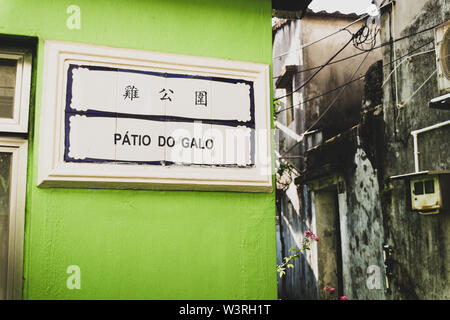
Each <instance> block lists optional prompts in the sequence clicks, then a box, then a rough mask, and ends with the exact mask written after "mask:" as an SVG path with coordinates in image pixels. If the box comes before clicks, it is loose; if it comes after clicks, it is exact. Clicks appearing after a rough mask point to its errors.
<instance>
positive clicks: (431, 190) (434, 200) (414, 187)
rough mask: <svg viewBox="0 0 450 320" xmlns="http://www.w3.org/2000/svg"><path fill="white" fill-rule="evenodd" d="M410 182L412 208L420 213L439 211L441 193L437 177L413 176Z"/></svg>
mask: <svg viewBox="0 0 450 320" xmlns="http://www.w3.org/2000/svg"><path fill="white" fill-rule="evenodd" d="M410 183H411V207H412V209H413V210H418V211H420V212H421V213H422V214H433V213H439V209H441V206H442V195H441V190H440V186H439V179H438V177H437V176H435V177H425V178H415V179H411V181H410Z"/></svg>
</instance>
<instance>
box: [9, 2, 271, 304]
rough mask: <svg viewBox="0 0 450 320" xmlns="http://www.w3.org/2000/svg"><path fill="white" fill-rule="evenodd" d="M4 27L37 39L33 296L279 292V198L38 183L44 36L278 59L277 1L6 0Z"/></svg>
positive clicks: (30, 233) (29, 258) (28, 281)
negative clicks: (75, 19)
mask: <svg viewBox="0 0 450 320" xmlns="http://www.w3.org/2000/svg"><path fill="white" fill-rule="evenodd" d="M71 4H77V5H78V6H80V8H81V18H82V22H81V30H69V29H67V27H66V20H67V17H68V16H69V15H68V14H67V13H66V8H67V7H68V6H69V5H71ZM0 33H3V34H17V35H27V36H36V37H38V38H39V42H38V50H37V58H36V68H35V74H34V76H35V79H36V87H35V90H36V102H35V104H34V103H33V105H32V113H33V114H34V116H33V117H34V120H33V121H34V125H32V128H31V133H30V152H29V174H28V194H27V212H26V235H25V243H26V244H25V257H24V277H25V282H24V298H25V299H54V298H56V299H141V298H144V299H276V271H275V265H276V247H275V246H276V245H275V199H274V194H248V193H229V192H226V193H225V192H223V193H220V192H214V193H210V192H173V191H171V192H168V191H167V192H166V191H133V190H90V189H40V188H37V187H36V177H37V156H38V142H39V141H38V139H37V138H38V132H39V119H40V109H41V94H42V92H41V91H42V77H43V75H42V70H43V41H44V40H47V39H49V40H64V41H73V42H84V43H91V44H97V45H107V46H113V47H123V48H136V49H144V50H153V51H161V52H169V53H180V54H188V55H196V56H210V57H217V58H227V59H236V60H243V61H252V62H259V63H267V64H271V1H269V0H266V1H261V0H246V1H242V0H226V1H225V0H224V1H217V0H214V1H213V0H190V1H184V0H153V1H150V0H146V1H144V0H134V1H130V0H128V1H127V0H122V1H111V0H108V1H106V0H96V1H92V0H76V1H72V0H70V1H64V0H58V1H55V0H40V1H32V0H0ZM69 265H78V266H80V268H81V290H68V289H67V287H66V279H67V277H68V276H69V275H68V274H66V268H67V267H68V266H69Z"/></svg>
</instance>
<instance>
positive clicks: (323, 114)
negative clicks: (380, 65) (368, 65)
mask: <svg viewBox="0 0 450 320" xmlns="http://www.w3.org/2000/svg"><path fill="white" fill-rule="evenodd" d="M371 52H372V51H368V52H367V53H366V56H365V57H364V59H363V60H361V62H360V63H359V65H358V67H357V68H356V70H355V71H354V72H353V74H352V76H351V77H350V81H351V80H353V77H354V76H355V75H356V73H358V71H359V69H360V68H361V66H362V65H363V64H364V62H365V61H366V59H367V57H368V56H369V55H370V53H371ZM346 88H347V86H345V87H343V88H341V91H339V93H338V94H337V96H336V97H335V98H334V99H333V101H332V102H331V103H330V104H329V105H328V107H327V108H326V109H325V111H324V112H323V113H322V114H321V115H320V116H319V117H318V118H317V119H316V121H314V123H313V124H312V125H311V126H309V128H308V129H307V130H305V131H304V132H303V133H302V134H301V135H300V136H301V137H302V139H301V140H300V141H297V142H296V143H294V145H292V146H291V147H290V148H289V149H288V150H287V151H286V152H284V153H283V155H282V156H285V155H287V154H288V153H289V152H290V151H291V150H292V149H294V148H295V147H296V146H297V145H298V144H299V143H300V142H302V141H303V138H304V136H305V134H307V133H308V132H309V131H310V130H311V129H313V128H314V126H315V125H316V124H317V123H319V121H320V120H322V118H323V117H324V116H325V115H326V114H327V113H328V111H330V110H331V108H332V107H333V106H334V104H335V103H336V101H337V100H338V99H339V98H340V97H341V95H342V93H344V91H345V89H346Z"/></svg>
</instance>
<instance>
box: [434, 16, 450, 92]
mask: <svg viewBox="0 0 450 320" xmlns="http://www.w3.org/2000/svg"><path fill="white" fill-rule="evenodd" d="M434 39H435V47H436V63H437V70H438V88H439V94H440V95H445V94H447V93H449V92H450V20H449V21H447V22H445V23H443V24H441V25H440V26H439V27H436V29H435V30H434Z"/></svg>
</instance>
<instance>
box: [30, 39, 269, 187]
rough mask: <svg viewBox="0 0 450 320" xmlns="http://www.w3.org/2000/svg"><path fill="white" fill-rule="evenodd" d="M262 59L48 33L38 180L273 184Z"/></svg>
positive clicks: (50, 183) (61, 183)
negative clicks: (88, 41) (54, 37)
mask: <svg viewBox="0 0 450 320" xmlns="http://www.w3.org/2000/svg"><path fill="white" fill-rule="evenodd" d="M270 132H271V130H270V87H269V66H268V65H264V64H256V63H247V62H240V61H231V60H222V59H213V58H202V57H191V56H182V55H174V54H163V53H156V52H148V51H140V50H131V49H117V48H109V47H99V46H92V45H85V44H76V43H67V42H57V41H46V42H45V58H44V85H43V95H42V108H41V119H40V140H39V145H40V149H39V174H38V185H39V186H41V187H84V188H138V189H167V190H224V191H250V192H259V191H265V192H271V191H272V175H271V172H272V161H271V152H270V151H271V134H270Z"/></svg>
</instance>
